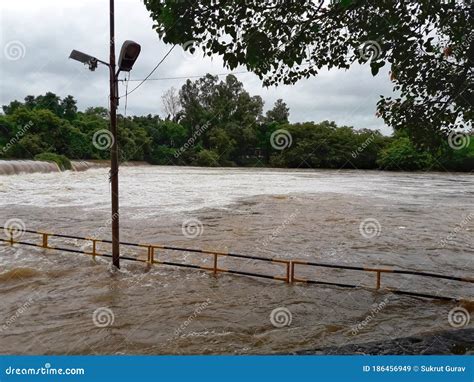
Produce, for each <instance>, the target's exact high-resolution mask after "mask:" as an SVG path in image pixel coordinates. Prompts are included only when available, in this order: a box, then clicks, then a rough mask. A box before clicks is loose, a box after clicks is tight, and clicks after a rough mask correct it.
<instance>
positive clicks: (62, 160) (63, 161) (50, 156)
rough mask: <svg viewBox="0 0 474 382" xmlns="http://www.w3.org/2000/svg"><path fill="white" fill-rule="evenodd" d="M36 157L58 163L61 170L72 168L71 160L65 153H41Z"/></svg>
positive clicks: (39, 159) (36, 158)
mask: <svg viewBox="0 0 474 382" xmlns="http://www.w3.org/2000/svg"><path fill="white" fill-rule="evenodd" d="M34 159H35V160H38V161H45V162H54V163H56V164H57V165H58V167H59V169H60V170H61V171H65V170H71V169H72V164H71V161H70V160H69V159H68V158H66V157H65V156H64V155H58V154H54V153H41V154H38V155H35V158H34Z"/></svg>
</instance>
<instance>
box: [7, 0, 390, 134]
mask: <svg viewBox="0 0 474 382" xmlns="http://www.w3.org/2000/svg"><path fill="white" fill-rule="evenodd" d="M108 3H109V1H108V0H67V1H66V0H8V1H6V0H2V1H1V2H0V12H1V23H0V33H1V35H0V42H1V44H0V47H1V49H2V51H1V52H0V53H1V55H0V60H1V61H0V82H1V83H0V104H1V105H3V104H6V103H9V102H10V101H11V100H13V99H18V100H23V98H24V97H25V96H26V95H28V94H33V95H39V94H44V93H45V92H47V91H52V92H54V93H56V94H58V95H60V96H61V97H64V96H66V95H68V94H71V95H73V96H74V97H75V98H76V99H77V101H78V107H79V109H80V110H83V109H85V108H86V107H88V106H107V103H108V72H107V70H106V68H105V67H100V66H99V68H98V69H97V70H96V71H95V72H90V71H88V70H87V69H86V67H84V66H82V65H81V64H80V63H78V62H76V61H73V60H69V59H68V56H69V53H70V52H71V50H72V49H77V50H80V51H83V52H86V53H88V54H90V55H92V56H96V57H98V58H101V59H104V60H107V57H108V37H109V29H108V28H109V20H108ZM115 7H116V41H117V54H118V51H119V49H120V46H121V43H122V42H123V41H124V40H127V39H130V40H134V41H136V42H138V43H140V44H141V46H142V52H141V55H140V57H139V59H138V61H137V62H136V64H135V66H134V69H133V71H132V73H131V79H141V78H144V77H145V76H146V75H147V74H148V73H149V72H150V71H151V70H152V69H153V67H154V66H155V65H156V64H157V63H158V61H159V60H160V59H161V58H162V57H163V56H164V54H165V53H166V52H167V51H168V49H169V48H170V47H171V46H170V45H168V46H167V45H165V44H163V43H161V41H160V40H159V38H158V35H157V34H156V33H155V32H154V31H153V29H152V24H153V23H152V20H151V18H150V16H149V14H148V12H147V10H146V8H145V6H144V5H143V2H142V1H141V0H116V5H115ZM235 71H236V72H240V71H245V68H239V69H236V70H235ZM226 72H228V70H227V69H226V68H224V67H223V65H222V61H221V60H220V58H218V57H215V58H214V59H211V58H201V57H191V56H190V55H189V54H187V53H184V51H183V49H182V48H181V47H176V48H175V49H174V50H173V52H172V53H171V55H170V56H169V57H168V58H167V59H166V61H165V62H164V63H163V64H162V65H161V66H160V67H159V68H158V70H157V71H156V72H155V73H154V75H153V76H152V78H167V77H180V76H196V75H198V76H199V75H203V74H205V73H211V74H217V73H226ZM236 76H237V78H238V79H239V80H240V81H242V82H243V83H244V86H245V88H246V90H247V91H249V93H250V94H251V95H257V94H258V95H260V96H262V98H263V99H264V101H265V110H267V109H268V108H271V107H272V105H273V103H274V102H275V100H276V99H278V98H283V99H284V100H285V102H286V103H287V104H288V106H289V107H290V119H291V121H292V122H303V121H315V122H319V121H322V120H333V121H336V123H338V124H340V125H350V126H354V127H355V128H358V129H359V128H371V129H379V130H380V131H382V132H383V133H384V134H390V133H391V129H390V128H389V127H387V126H385V125H384V123H383V121H382V120H381V119H379V118H376V117H375V109H376V103H377V101H378V99H379V96H380V95H382V94H383V95H390V94H391V89H392V86H391V83H390V81H389V78H388V73H387V71H381V72H380V74H379V75H378V76H377V77H372V75H371V74H370V68H369V66H368V64H367V65H364V66H356V67H353V68H351V69H350V70H349V71H341V70H332V71H329V72H328V71H324V72H321V73H320V74H319V75H318V76H317V77H315V78H311V79H307V80H306V79H305V80H301V81H300V82H298V83H297V84H296V85H294V86H279V87H272V88H269V89H267V88H263V87H262V84H261V81H260V80H259V79H258V77H256V76H255V75H253V74H251V73H245V74H237V75H236ZM221 78H223V77H221ZM184 81H185V80H183V79H180V80H160V81H147V82H146V83H144V84H143V85H142V86H141V87H140V88H139V89H138V90H137V91H136V92H134V93H133V94H132V95H130V96H129V99H128V107H127V114H128V115H131V114H138V115H142V114H149V113H151V114H160V115H163V112H162V106H161V96H162V94H163V92H164V91H165V90H166V89H168V88H170V87H172V86H174V87H175V88H177V89H179V88H180V87H181V86H182V84H183V83H184ZM134 84H136V83H132V82H131V83H130V88H131V87H132V86H133V85H134ZM124 90H125V89H124V88H123V86H122V87H121V90H120V94H122V93H124ZM123 108H124V102H123V101H121V104H120V109H119V112H120V113H123V112H124V109H123Z"/></svg>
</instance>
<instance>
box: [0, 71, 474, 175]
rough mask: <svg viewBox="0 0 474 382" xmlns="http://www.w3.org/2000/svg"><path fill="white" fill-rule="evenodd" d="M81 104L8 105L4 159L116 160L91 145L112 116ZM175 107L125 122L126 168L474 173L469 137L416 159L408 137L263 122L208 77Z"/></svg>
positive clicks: (273, 114)
mask: <svg viewBox="0 0 474 382" xmlns="http://www.w3.org/2000/svg"><path fill="white" fill-rule="evenodd" d="M75 103H76V101H75V100H74V98H73V97H71V96H68V97H66V98H64V99H62V100H61V99H60V98H59V97H58V96H56V95H55V94H53V93H46V95H44V96H38V97H34V96H27V97H26V98H25V101H24V102H19V101H13V102H11V103H10V104H9V105H5V106H4V107H3V111H4V113H5V114H4V115H0V158H7V159H8V158H18V159H28V158H29V159H32V158H42V159H44V160H53V161H55V162H56V163H58V165H60V167H61V168H66V169H67V168H70V164H68V162H67V161H66V157H67V158H70V159H108V158H110V151H109V149H108V148H107V147H106V148H105V149H104V147H98V145H97V144H94V135H95V134H96V133H97V132H101V133H104V131H105V132H106V133H107V131H108V130H109V122H108V113H107V109H105V108H103V107H95V108H88V109H86V110H85V111H83V112H82V111H78V110H77V108H76V107H75ZM178 106H179V107H177V108H176V110H179V111H178V112H176V114H175V115H173V116H172V117H173V118H172V119H171V117H170V118H169V119H166V120H162V119H161V118H160V117H159V116H157V115H147V116H131V117H130V116H129V117H124V116H121V115H119V116H118V145H119V148H120V161H121V162H127V161H147V162H149V163H151V164H156V165H196V166H212V167H214V166H274V167H291V168H333V169H341V168H358V169H377V168H380V169H384V170H395V171H397V170H403V171H415V170H441V171H443V170H448V171H473V169H474V137H472V136H471V137H468V136H466V139H465V142H466V144H464V145H463V146H462V147H461V148H460V149H459V150H454V149H453V148H451V147H450V146H449V145H448V140H447V139H446V143H445V145H444V146H443V147H441V148H439V150H438V151H437V152H427V151H420V150H419V149H417V148H416V146H419V145H415V144H414V143H413V142H412V141H411V140H410V139H409V138H408V136H407V135H406V133H404V132H403V131H397V132H396V134H394V136H392V137H387V136H383V135H382V134H381V133H380V132H379V131H376V130H369V129H361V130H355V129H353V128H352V127H350V126H337V125H336V123H335V122H330V121H323V122H320V123H314V122H305V123H294V124H291V123H289V122H288V120H289V110H288V107H287V106H286V104H285V103H284V102H283V101H282V100H278V101H277V102H276V104H275V106H274V107H273V109H270V110H268V111H267V113H266V114H265V115H264V114H263V101H262V99H261V98H260V97H259V96H251V95H250V94H248V92H246V91H245V89H244V88H243V85H242V83H240V82H239V81H237V79H236V78H235V77H234V76H228V77H227V78H226V79H225V81H220V82H219V80H218V78H217V77H213V76H210V75H207V76H205V77H203V78H201V79H199V80H196V81H190V80H188V81H187V82H186V83H185V85H183V87H182V89H181V91H180V94H179V105H178ZM469 142H470V143H469ZM461 143H462V142H461ZM101 148H102V149H101ZM39 154H41V155H40V156H38V155H39Z"/></svg>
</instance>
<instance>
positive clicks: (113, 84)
mask: <svg viewBox="0 0 474 382" xmlns="http://www.w3.org/2000/svg"><path fill="white" fill-rule="evenodd" d="M114 12H115V9H114V0H110V62H109V69H110V132H111V133H112V137H113V139H112V147H111V149H110V182H111V188H112V264H113V265H114V266H115V267H117V268H120V228H119V182H118V170H119V164H118V139H117V101H118V99H117V96H118V93H117V74H116V73H115V14H114Z"/></svg>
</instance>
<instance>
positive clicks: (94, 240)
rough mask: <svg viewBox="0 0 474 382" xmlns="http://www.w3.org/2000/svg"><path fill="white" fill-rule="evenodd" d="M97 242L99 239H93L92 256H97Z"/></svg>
mask: <svg viewBox="0 0 474 382" xmlns="http://www.w3.org/2000/svg"><path fill="white" fill-rule="evenodd" d="M96 243H97V240H96V239H92V256H93V257H95V255H96V252H95V251H96Z"/></svg>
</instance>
